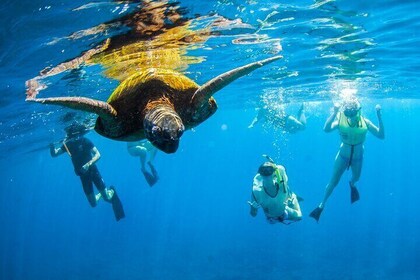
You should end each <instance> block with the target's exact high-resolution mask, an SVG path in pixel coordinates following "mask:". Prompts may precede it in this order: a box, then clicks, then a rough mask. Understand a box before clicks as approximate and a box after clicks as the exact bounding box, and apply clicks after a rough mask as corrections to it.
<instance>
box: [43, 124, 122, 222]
mask: <svg viewBox="0 0 420 280" xmlns="http://www.w3.org/2000/svg"><path fill="white" fill-rule="evenodd" d="M65 131H66V138H65V139H64V140H63V142H62V145H61V146H60V147H58V148H56V147H55V145H54V144H53V143H52V144H50V153H51V156H52V157H57V156H59V155H61V154H64V153H67V154H68V155H69V156H70V158H71V161H72V163H73V166H74V172H75V173H76V175H77V176H79V177H80V180H81V181H82V185H83V191H84V193H85V195H86V198H87V200H88V201H89V204H90V205H91V206H92V207H96V205H97V203H98V201H99V200H100V199H101V198H102V199H103V200H105V201H107V202H109V203H111V204H112V208H113V210H114V214H115V218H116V220H117V221H119V220H120V219H122V218H124V217H125V214H124V209H123V206H122V204H121V201H120V199H119V197H118V195H117V192H116V190H115V188H114V187H112V186H111V187H109V188H106V186H105V183H104V180H103V179H102V176H101V174H100V173H99V170H98V168H97V167H96V164H95V163H96V162H97V161H98V160H99V158H100V157H101V155H100V153H99V151H98V149H97V148H96V147H95V146H94V145H93V143H92V142H91V141H90V140H89V139H87V138H86V137H84V135H85V134H86V133H87V132H88V131H89V130H88V129H87V128H86V127H85V126H84V125H82V124H79V123H73V124H71V125H70V126H68V127H66V129H65ZM93 184H95V186H96V188H97V189H98V191H99V193H98V194H96V195H95V194H94V191H93Z"/></svg>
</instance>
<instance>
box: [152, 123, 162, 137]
mask: <svg viewBox="0 0 420 280" xmlns="http://www.w3.org/2000/svg"><path fill="white" fill-rule="evenodd" d="M160 132H161V129H160V127H159V126H157V125H155V126H153V127H152V134H153V135H155V136H156V135H158V134H160Z"/></svg>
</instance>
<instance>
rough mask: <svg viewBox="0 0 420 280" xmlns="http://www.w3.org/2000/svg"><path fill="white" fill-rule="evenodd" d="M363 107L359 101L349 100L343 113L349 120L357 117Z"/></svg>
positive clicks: (344, 104)
mask: <svg viewBox="0 0 420 280" xmlns="http://www.w3.org/2000/svg"><path fill="white" fill-rule="evenodd" d="M360 109H362V107H361V106H360V103H359V101H358V100H357V99H349V100H346V101H344V103H343V113H344V115H345V116H346V117H347V118H353V117H355V116H356V115H357V114H358V113H359V112H360Z"/></svg>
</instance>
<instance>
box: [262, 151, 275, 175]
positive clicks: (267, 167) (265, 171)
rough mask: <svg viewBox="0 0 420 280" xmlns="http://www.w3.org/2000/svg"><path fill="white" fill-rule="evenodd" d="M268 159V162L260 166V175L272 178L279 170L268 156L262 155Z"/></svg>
mask: <svg viewBox="0 0 420 280" xmlns="http://www.w3.org/2000/svg"><path fill="white" fill-rule="evenodd" d="M262 156H263V157H265V158H266V159H267V161H266V162H264V163H263V164H261V165H260V167H259V168H258V173H260V174H261V176H265V177H266V176H271V175H273V173H274V172H275V171H276V170H277V166H276V164H275V163H274V160H273V159H272V158H271V157H269V156H268V155H262Z"/></svg>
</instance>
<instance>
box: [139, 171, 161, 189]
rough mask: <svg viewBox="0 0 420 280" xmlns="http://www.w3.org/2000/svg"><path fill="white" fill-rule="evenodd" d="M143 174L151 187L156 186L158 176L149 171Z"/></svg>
mask: <svg viewBox="0 0 420 280" xmlns="http://www.w3.org/2000/svg"><path fill="white" fill-rule="evenodd" d="M142 173H143V175H144V178H145V179H146V181H147V183H148V184H149V186H151V187H153V185H154V184H156V182H157V179H158V178H157V176H156V177H155V176H153V175H152V174H150V173H149V172H147V171H142Z"/></svg>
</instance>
